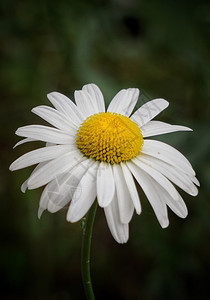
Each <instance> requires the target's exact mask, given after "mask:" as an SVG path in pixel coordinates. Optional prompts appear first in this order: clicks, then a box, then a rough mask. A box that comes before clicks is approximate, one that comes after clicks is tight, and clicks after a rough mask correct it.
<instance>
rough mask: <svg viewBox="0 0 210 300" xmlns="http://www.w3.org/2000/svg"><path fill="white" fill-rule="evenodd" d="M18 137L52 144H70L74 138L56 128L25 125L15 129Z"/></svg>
mask: <svg viewBox="0 0 210 300" xmlns="http://www.w3.org/2000/svg"><path fill="white" fill-rule="evenodd" d="M15 133H16V135H18V136H23V137H28V138H32V139H35V140H39V141H43V142H50V143H54V144H71V143H72V142H73V141H74V139H75V137H74V135H70V134H69V133H66V132H63V131H61V130H59V129H57V128H52V127H48V126H43V125H27V126H23V127H20V128H18V129H17V131H16V132H15Z"/></svg>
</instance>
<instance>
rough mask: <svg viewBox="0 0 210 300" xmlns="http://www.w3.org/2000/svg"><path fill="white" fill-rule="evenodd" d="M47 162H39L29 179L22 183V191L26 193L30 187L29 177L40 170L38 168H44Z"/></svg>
mask: <svg viewBox="0 0 210 300" xmlns="http://www.w3.org/2000/svg"><path fill="white" fill-rule="evenodd" d="M46 164H47V162H42V163H39V164H38V165H37V166H36V167H35V168H34V169H33V171H32V172H31V175H30V176H29V177H28V179H27V180H25V181H24V182H23V184H22V185H21V192H22V193H25V192H26V190H27V188H28V180H29V178H30V177H31V176H32V175H33V174H34V173H35V172H36V171H37V170H38V169H40V168H42V167H43V166H44V165H46Z"/></svg>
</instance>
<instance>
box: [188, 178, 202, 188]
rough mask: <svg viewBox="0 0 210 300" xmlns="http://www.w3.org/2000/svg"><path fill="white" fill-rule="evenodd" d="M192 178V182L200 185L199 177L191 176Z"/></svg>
mask: <svg viewBox="0 0 210 300" xmlns="http://www.w3.org/2000/svg"><path fill="white" fill-rule="evenodd" d="M190 179H191V180H192V182H194V183H195V184H196V185H197V186H200V182H199V181H198V179H197V178H196V177H195V176H191V177H190Z"/></svg>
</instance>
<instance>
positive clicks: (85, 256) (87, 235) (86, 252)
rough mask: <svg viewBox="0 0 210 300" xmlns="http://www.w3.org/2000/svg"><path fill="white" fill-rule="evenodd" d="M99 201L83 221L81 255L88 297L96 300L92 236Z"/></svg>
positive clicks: (89, 299) (83, 279) (90, 299)
mask: <svg viewBox="0 0 210 300" xmlns="http://www.w3.org/2000/svg"><path fill="white" fill-rule="evenodd" d="M96 209H97V201H95V202H94V203H93V205H92V207H91V208H90V210H89V212H88V214H87V216H86V219H85V222H84V223H83V226H82V227H83V232H82V257H81V271H82V281H83V286H84V289H85V294H86V298H87V299H88V300H94V299H95V296H94V293H93V288H92V282H91V276H90V247H91V238H92V231H93V223H94V219H95V215H96Z"/></svg>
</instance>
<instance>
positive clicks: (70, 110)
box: [47, 92, 84, 126]
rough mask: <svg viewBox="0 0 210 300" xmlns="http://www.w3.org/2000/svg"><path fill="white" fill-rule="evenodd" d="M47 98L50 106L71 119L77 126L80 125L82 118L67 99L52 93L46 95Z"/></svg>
mask: <svg viewBox="0 0 210 300" xmlns="http://www.w3.org/2000/svg"><path fill="white" fill-rule="evenodd" d="M47 98H48V99H49V101H50V102H51V103H52V105H53V106H54V107H55V108H56V109H57V110H58V111H60V112H62V113H63V114H65V115H66V116H67V117H69V118H71V120H72V122H74V123H75V124H76V125H77V126H78V125H79V124H81V123H82V121H83V120H84V116H83V115H82V112H80V111H79V110H78V108H77V106H76V105H75V104H74V103H73V101H71V100H70V99H69V98H68V97H66V96H64V95H62V94H60V93H58V92H52V93H49V94H48V95H47Z"/></svg>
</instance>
